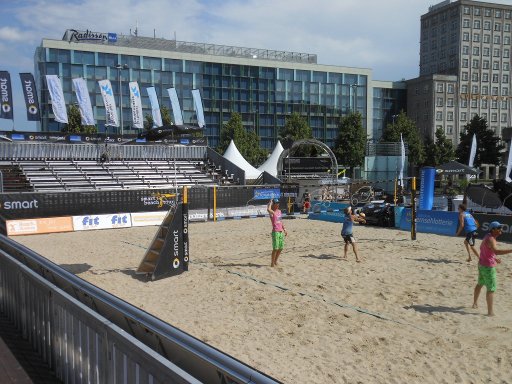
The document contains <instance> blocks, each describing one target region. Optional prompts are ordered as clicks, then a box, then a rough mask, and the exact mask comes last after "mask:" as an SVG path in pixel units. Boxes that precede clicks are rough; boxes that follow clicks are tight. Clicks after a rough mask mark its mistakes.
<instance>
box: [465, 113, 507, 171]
mask: <svg viewBox="0 0 512 384" xmlns="http://www.w3.org/2000/svg"><path fill="white" fill-rule="evenodd" d="M473 135H476V139H477V148H476V154H475V160H474V162H473V165H474V166H479V165H481V164H495V165H500V164H501V153H500V152H501V151H502V150H503V149H504V148H505V146H504V145H503V144H502V143H501V140H500V138H499V137H498V136H496V135H495V134H494V131H493V130H491V129H488V128H487V121H486V120H485V119H484V118H482V117H480V116H478V115H475V116H474V117H473V118H472V119H471V121H470V122H469V123H468V124H466V125H465V126H464V129H463V130H462V132H461V133H460V141H459V145H458V147H457V150H456V155H457V160H458V161H459V162H461V163H463V164H467V163H468V162H469V154H470V152H471V144H472V142H473Z"/></svg>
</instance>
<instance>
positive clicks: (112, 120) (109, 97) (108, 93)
mask: <svg viewBox="0 0 512 384" xmlns="http://www.w3.org/2000/svg"><path fill="white" fill-rule="evenodd" d="M98 84H99V85H100V90H101V96H103V104H105V115H106V118H107V121H106V123H105V126H110V127H119V118H118V116H117V109H116V100H115V99H114V92H113V91H112V85H111V84H110V80H100V81H98Z"/></svg>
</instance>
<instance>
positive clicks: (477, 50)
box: [473, 47, 480, 56]
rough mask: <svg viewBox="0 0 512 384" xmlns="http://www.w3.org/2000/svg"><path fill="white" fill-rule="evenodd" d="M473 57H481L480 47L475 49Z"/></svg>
mask: <svg viewBox="0 0 512 384" xmlns="http://www.w3.org/2000/svg"><path fill="white" fill-rule="evenodd" d="M473 55H475V56H480V48H479V47H473Z"/></svg>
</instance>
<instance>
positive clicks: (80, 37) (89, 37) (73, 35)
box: [62, 29, 117, 43]
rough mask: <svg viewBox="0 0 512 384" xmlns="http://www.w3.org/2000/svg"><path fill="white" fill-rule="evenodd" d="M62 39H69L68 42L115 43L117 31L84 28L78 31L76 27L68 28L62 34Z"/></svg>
mask: <svg viewBox="0 0 512 384" xmlns="http://www.w3.org/2000/svg"><path fill="white" fill-rule="evenodd" d="M62 40H66V41H69V42H70V43H81V42H84V43H85V42H88V43H89V42H97V43H115V42H117V33H111V32H108V33H105V32H92V31H89V30H88V29H86V30H85V31H78V30H76V29H68V30H66V33H65V34H64V37H63V39H62Z"/></svg>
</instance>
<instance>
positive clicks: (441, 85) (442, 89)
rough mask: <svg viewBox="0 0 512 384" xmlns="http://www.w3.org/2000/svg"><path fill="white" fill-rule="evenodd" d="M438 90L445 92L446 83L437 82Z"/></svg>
mask: <svg viewBox="0 0 512 384" xmlns="http://www.w3.org/2000/svg"><path fill="white" fill-rule="evenodd" d="M436 90H437V92H443V91H444V84H443V83H437V84H436Z"/></svg>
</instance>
